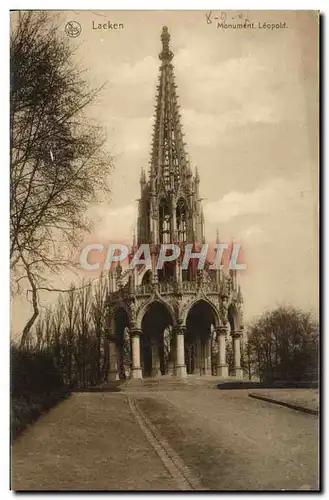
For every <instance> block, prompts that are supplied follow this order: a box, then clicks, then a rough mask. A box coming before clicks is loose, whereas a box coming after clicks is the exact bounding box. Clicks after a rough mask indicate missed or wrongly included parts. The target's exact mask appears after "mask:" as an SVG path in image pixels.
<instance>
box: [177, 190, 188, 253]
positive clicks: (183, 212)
mask: <svg viewBox="0 0 329 500" xmlns="http://www.w3.org/2000/svg"><path fill="white" fill-rule="evenodd" d="M176 224H177V237H178V241H179V242H180V243H186V241H187V205H186V201H185V200H184V198H179V200H178V202H177V208H176Z"/></svg>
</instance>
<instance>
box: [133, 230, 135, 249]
mask: <svg viewBox="0 0 329 500" xmlns="http://www.w3.org/2000/svg"><path fill="white" fill-rule="evenodd" d="M133 248H136V229H134V232H133Z"/></svg>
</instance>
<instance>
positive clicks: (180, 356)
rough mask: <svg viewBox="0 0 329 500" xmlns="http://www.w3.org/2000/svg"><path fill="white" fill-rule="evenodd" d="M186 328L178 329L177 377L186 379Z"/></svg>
mask: <svg viewBox="0 0 329 500" xmlns="http://www.w3.org/2000/svg"><path fill="white" fill-rule="evenodd" d="M184 334H185V327H178V328H177V329H176V377H180V378H182V377H186V376H187V374H186V366H185V350H184Z"/></svg>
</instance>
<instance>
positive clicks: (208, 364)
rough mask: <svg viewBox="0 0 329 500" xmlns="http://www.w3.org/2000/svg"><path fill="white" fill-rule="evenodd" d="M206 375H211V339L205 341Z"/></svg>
mask: <svg viewBox="0 0 329 500" xmlns="http://www.w3.org/2000/svg"><path fill="white" fill-rule="evenodd" d="M204 373H205V375H211V337H209V338H208V339H207V340H206V341H205V345H204Z"/></svg>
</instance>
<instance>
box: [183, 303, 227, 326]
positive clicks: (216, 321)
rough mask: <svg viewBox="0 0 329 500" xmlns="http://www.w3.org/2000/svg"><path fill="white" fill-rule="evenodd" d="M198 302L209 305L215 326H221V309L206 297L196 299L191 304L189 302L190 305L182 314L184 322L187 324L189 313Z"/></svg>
mask: <svg viewBox="0 0 329 500" xmlns="http://www.w3.org/2000/svg"><path fill="white" fill-rule="evenodd" d="M198 304H205V305H206V306H208V307H209V308H210V310H211V312H212V316H213V324H214V326H215V327H217V326H220V324H221V322H220V317H219V311H218V310H217V309H216V307H215V306H214V304H213V303H212V302H210V301H209V300H208V299H206V298H201V299H196V300H195V301H193V302H191V303H190V304H188V306H186V307H185V309H184V310H183V312H182V315H181V319H182V324H183V325H185V326H186V321H187V317H188V315H189V313H190V312H191V310H192V309H193V307H195V306H196V305H198Z"/></svg>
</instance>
